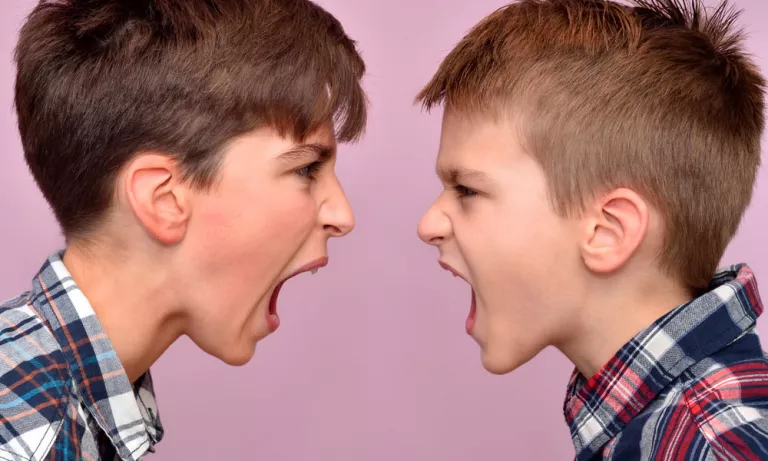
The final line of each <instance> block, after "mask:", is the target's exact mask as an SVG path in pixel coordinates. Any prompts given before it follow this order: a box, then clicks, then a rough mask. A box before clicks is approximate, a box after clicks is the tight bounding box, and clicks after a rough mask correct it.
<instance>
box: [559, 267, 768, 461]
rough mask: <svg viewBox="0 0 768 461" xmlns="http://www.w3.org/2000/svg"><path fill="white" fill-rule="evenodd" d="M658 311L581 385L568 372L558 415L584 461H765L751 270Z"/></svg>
mask: <svg viewBox="0 0 768 461" xmlns="http://www.w3.org/2000/svg"><path fill="white" fill-rule="evenodd" d="M710 289H711V291H709V292H708V293H706V294H704V295H703V296H701V297H699V298H697V299H695V300H693V301H692V302H690V303H687V304H685V305H683V306H680V307H679V308H677V309H675V310H674V311H672V312H670V313H669V314H667V315H665V316H664V317H662V318H661V319H659V320H658V321H656V322H655V323H654V324H653V325H652V326H650V327H649V328H647V329H646V330H645V331H643V332H641V333H640V334H638V335H637V336H635V338H634V339H632V340H631V341H630V342H629V343H627V344H626V345H625V346H624V347H623V348H622V349H621V350H620V351H619V352H618V353H617V354H616V355H615V356H614V357H613V359H611V360H610V362H608V364H607V365H605V367H603V369H602V370H601V371H600V372H598V373H597V374H596V375H595V376H594V377H592V378H591V379H589V380H587V379H585V378H584V376H582V375H581V374H579V373H578V372H574V375H573V377H572V379H571V383H570V384H569V386H568V395H567V397H566V400H565V407H564V410H565V416H566V420H567V421H568V424H569V425H570V428H571V436H572V438H573V443H574V445H575V447H576V459H577V460H579V461H586V460H600V459H605V460H617V461H618V460H665V461H667V460H669V461H674V460H680V461H682V460H686V461H689V460H697V461H698V460H700V461H704V460H708V461H709V460H734V461H745V460H749V461H751V460H768V358H766V355H765V353H764V352H763V350H762V348H761V346H760V341H759V339H758V336H757V333H756V331H755V330H754V328H755V322H756V320H757V317H758V316H759V315H760V314H761V313H762V311H763V306H762V303H761V301H760V295H759V293H758V290H757V283H756V281H755V278H754V275H753V273H752V271H751V270H750V269H749V268H748V267H747V266H745V265H739V266H733V267H730V268H727V269H725V270H722V271H721V272H719V273H718V274H717V276H716V277H715V279H714V280H713V281H712V283H711V285H710Z"/></svg>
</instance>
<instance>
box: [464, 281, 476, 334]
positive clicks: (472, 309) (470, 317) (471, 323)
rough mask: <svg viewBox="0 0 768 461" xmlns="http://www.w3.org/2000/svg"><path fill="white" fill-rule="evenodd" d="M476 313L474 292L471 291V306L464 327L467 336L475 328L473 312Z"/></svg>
mask: <svg viewBox="0 0 768 461" xmlns="http://www.w3.org/2000/svg"><path fill="white" fill-rule="evenodd" d="M476 311H477V301H476V300H475V290H472V304H471V306H470V308H469V315H468V316H467V323H466V325H465V327H466V329H467V334H468V335H471V334H472V330H473V329H474V328H475V312H476Z"/></svg>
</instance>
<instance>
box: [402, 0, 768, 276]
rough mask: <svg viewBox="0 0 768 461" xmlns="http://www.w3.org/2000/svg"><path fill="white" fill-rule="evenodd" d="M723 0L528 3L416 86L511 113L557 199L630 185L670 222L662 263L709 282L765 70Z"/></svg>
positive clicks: (757, 123) (457, 105)
mask: <svg viewBox="0 0 768 461" xmlns="http://www.w3.org/2000/svg"><path fill="white" fill-rule="evenodd" d="M737 16H738V12H737V11H734V10H733V9H732V8H730V7H729V6H728V5H727V4H726V3H723V4H721V5H720V6H719V7H718V8H716V9H714V10H712V11H711V12H710V13H709V14H707V11H705V9H704V7H703V5H702V4H701V2H700V1H699V0H690V1H685V2H684V1H683V0H647V1H643V0H636V1H635V2H634V5H632V6H627V5H622V4H619V3H615V2H611V1H603V0H521V1H519V2H517V3H513V4H510V5H508V6H506V7H504V8H501V9H499V10H497V11H496V12H494V13H493V14H491V15H490V16H488V17H487V18H485V19H484V20H483V21H481V22H480V23H479V24H478V25H476V26H475V27H474V28H473V29H472V30H471V31H470V32H469V34H468V35H467V36H466V37H465V38H464V39H463V40H462V41H461V42H460V43H459V44H458V45H457V46H456V48H455V49H454V50H453V51H452V52H451V53H450V54H449V55H448V56H447V58H446V59H445V60H444V61H443V63H442V65H441V66H440V68H439V70H438V72H437V74H436V75H435V76H434V78H433V79H432V80H431V81H430V82H429V84H428V85H427V86H426V87H425V88H424V89H423V90H422V91H421V93H420V94H419V95H418V96H417V100H418V101H420V102H421V103H422V104H423V105H424V106H425V107H426V108H427V109H429V108H431V107H432V106H434V105H436V104H439V103H445V105H446V106H447V107H449V108H453V109H455V110H458V111H468V112H472V113H479V114H486V113H487V114H488V115H492V116H494V117H497V116H502V115H504V114H510V112H511V113H512V115H513V116H514V120H515V121H516V122H518V123H516V124H519V128H520V133H521V138H522V140H523V143H524V144H525V147H526V149H527V150H528V151H530V152H531V154H532V155H533V156H534V157H535V158H537V160H538V161H539V162H540V163H541V165H542V167H543V169H544V171H545V174H546V175H547V178H548V181H549V183H550V184H549V187H550V191H551V198H552V201H553V206H554V207H555V209H557V210H558V212H560V213H562V214H568V213H572V212H578V211H579V210H581V209H583V208H582V207H583V205H584V204H585V201H586V200H588V199H590V198H592V197H594V196H595V194H598V193H600V192H604V191H606V190H609V189H612V188H616V187H631V188H633V189H635V190H637V191H638V192H640V193H642V194H644V195H645V196H646V198H647V199H648V200H649V201H651V202H652V203H653V204H654V206H656V207H657V208H658V209H659V210H660V212H661V213H662V215H663V216H664V218H665V226H666V232H665V244H664V248H663V249H662V253H661V255H660V261H661V263H662V264H661V265H662V267H663V268H665V269H667V270H668V271H669V272H670V273H671V274H674V275H676V276H679V277H681V279H682V281H683V282H684V283H686V284H687V285H689V286H690V287H691V288H695V289H703V288H706V287H707V286H708V283H709V281H710V279H711V277H712V275H713V273H714V272H715V270H716V269H717V265H718V264H719V261H720V258H722V255H723V253H724V251H725V248H726V246H727V244H728V242H729V241H730V240H731V239H732V238H733V235H734V234H735V232H736V230H737V228H738V225H739V222H740V220H741V217H742V215H743V213H744V210H745V208H746V207H747V205H748V203H749V202H750V200H751V196H752V190H753V185H754V182H755V177H756V174H757V169H758V167H759V164H760V137H761V135H762V132H763V128H764V91H765V80H764V79H763V77H762V76H761V75H760V74H759V72H758V70H757V68H756V66H755V65H754V64H753V63H752V62H751V61H750V59H749V58H748V57H747V55H746V54H745V53H744V52H743V50H742V34H741V33H740V31H738V30H734V28H733V25H734V22H735V20H736V18H737Z"/></svg>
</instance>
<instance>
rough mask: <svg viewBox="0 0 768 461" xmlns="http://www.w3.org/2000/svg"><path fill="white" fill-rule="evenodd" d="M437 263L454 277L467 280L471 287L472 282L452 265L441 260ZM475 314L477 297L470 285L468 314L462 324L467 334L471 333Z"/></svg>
mask: <svg viewBox="0 0 768 461" xmlns="http://www.w3.org/2000/svg"><path fill="white" fill-rule="evenodd" d="M439 264H440V267H442V268H443V269H445V270H447V271H448V272H450V273H451V274H453V276H454V277H458V278H460V279H462V280H464V281H465V282H467V284H469V286H470V287H472V284H471V283H469V281H468V280H467V278H466V277H464V276H463V275H461V272H459V271H457V270H456V269H454V268H453V267H451V266H450V265H448V264H446V263H444V262H442V261H439ZM476 314H477V299H476V297H475V289H474V287H472V300H471V301H470V305H469V314H468V315H467V321H466V322H465V324H464V328H465V329H466V330H467V334H468V335H471V334H472V330H474V329H475V316H476Z"/></svg>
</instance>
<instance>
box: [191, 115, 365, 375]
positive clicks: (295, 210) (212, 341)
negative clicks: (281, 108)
mask: <svg viewBox="0 0 768 461" xmlns="http://www.w3.org/2000/svg"><path fill="white" fill-rule="evenodd" d="M335 149H336V143H335V139H334V136H333V134H332V131H331V130H330V129H323V130H320V131H318V132H316V133H314V134H312V135H311V136H309V137H308V138H307V139H306V140H304V141H303V142H302V143H301V144H299V143H296V142H294V141H292V140H291V139H289V138H283V137H280V136H278V134H277V133H276V132H275V131H274V130H272V129H267V128H264V129H259V130H256V131H254V132H253V133H251V134H248V135H246V136H243V137H241V138H239V139H236V140H235V141H234V142H233V143H232V144H231V146H230V147H229V148H228V149H227V152H226V153H225V157H224V161H223V164H222V168H221V171H220V176H219V177H218V178H217V181H216V183H215V185H214V187H213V189H212V190H211V191H208V192H204V191H201V192H199V193H196V195H195V197H194V204H193V207H192V214H191V218H190V223H189V228H188V231H187V234H186V235H185V237H184V242H183V243H182V246H183V251H182V252H181V253H180V261H179V268H180V271H181V272H182V274H181V276H182V277H183V280H185V281H186V282H187V283H188V286H187V292H186V293H185V294H184V297H185V300H186V303H187V305H188V311H189V315H190V319H189V321H188V331H187V334H188V335H189V336H190V337H191V339H192V340H193V341H194V342H195V343H197V344H198V345H199V346H200V347H201V348H202V349H204V350H206V351H207V352H209V353H211V354H212V355H214V356H217V357H219V358H220V359H222V360H224V361H225V362H228V363H231V364H242V363H245V362H247V361H248V360H249V359H250V358H251V356H252V354H253V351H254V346H255V344H256V342H257V341H258V340H260V339H262V338H264V337H265V336H267V335H268V334H270V333H271V332H273V331H274V330H275V329H276V328H277V326H278V325H279V319H278V317H277V314H276V312H275V306H276V304H275V303H276V301H277V292H279V289H280V286H281V285H282V282H284V281H285V280H286V279H287V278H289V277H291V276H292V275H295V274H296V273H297V272H303V271H307V270H309V269H311V268H315V267H317V266H321V265H324V264H325V262H327V259H326V258H327V256H328V253H327V240H328V238H330V237H340V236H343V235H346V234H347V233H349V232H350V231H351V230H352V228H353V227H354V218H353V214H352V210H351V209H350V206H349V203H348V202H347V199H346V197H345V195H344V192H343V190H342V188H341V185H340V183H339V182H338V180H337V178H336V175H335V173H334V165H335Z"/></svg>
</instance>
